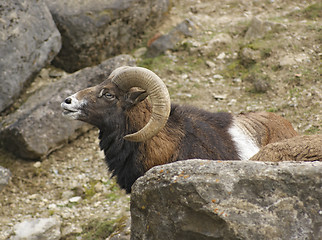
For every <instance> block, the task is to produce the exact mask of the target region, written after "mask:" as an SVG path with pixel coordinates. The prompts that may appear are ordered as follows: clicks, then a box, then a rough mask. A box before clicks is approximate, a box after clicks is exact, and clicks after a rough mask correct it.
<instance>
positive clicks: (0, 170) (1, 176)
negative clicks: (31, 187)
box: [0, 166, 11, 192]
mask: <svg viewBox="0 0 322 240" xmlns="http://www.w3.org/2000/svg"><path fill="white" fill-rule="evenodd" d="M10 178H11V172H10V171H9V170H8V169H6V168H4V167H1V166H0V192H1V190H2V189H3V188H4V187H5V186H7V185H8V183H9V180H10Z"/></svg>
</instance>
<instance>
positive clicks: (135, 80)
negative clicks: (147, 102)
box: [111, 66, 171, 142]
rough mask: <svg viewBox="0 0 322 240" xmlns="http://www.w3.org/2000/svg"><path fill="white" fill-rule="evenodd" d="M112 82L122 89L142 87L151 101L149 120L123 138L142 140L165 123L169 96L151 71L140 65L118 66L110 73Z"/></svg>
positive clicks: (168, 112) (153, 133) (167, 114)
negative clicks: (136, 130)
mask: <svg viewBox="0 0 322 240" xmlns="http://www.w3.org/2000/svg"><path fill="white" fill-rule="evenodd" d="M111 78H112V82H113V83H115V84H116V85H117V86H118V87H119V88H120V89H122V90H123V91H128V90H129V89H130V88H132V87H140V88H142V89H144V90H145V91H146V92H147V93H148V94H149V96H150V99H151V102H152V114H151V118H150V120H149V122H148V123H147V124H146V125H145V126H144V127H143V128H142V129H141V130H139V131H138V132H135V133H132V134H128V135H126V136H124V139H125V140H128V141H132V142H143V141H146V140H148V139H150V138H152V137H153V136H155V135H156V134H157V133H158V132H159V131H160V130H161V129H162V128H163V127H164V126H165V124H166V123H167V120H168V118H169V115H170V108H171V104H170V96H169V92H168V89H167V87H166V85H165V84H164V83H163V81H162V80H161V79H160V78H159V77H158V76H157V75H156V74H155V73H154V72H152V71H150V70H148V69H146V68H142V67H127V66H126V67H120V68H117V69H115V70H114V71H113V72H112V73H111Z"/></svg>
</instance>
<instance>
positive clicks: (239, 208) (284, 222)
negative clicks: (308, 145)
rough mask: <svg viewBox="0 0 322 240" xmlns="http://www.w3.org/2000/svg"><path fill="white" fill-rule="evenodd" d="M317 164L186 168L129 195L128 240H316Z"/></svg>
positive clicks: (196, 164) (157, 174)
mask: <svg viewBox="0 0 322 240" xmlns="http://www.w3.org/2000/svg"><path fill="white" fill-rule="evenodd" d="M321 206H322V163H321V162H281V163H265V162H252V161H209V160H187V161H181V162H176V163H172V164H168V165H162V166H158V167H154V168H152V169H151V170H149V171H148V172H147V173H146V174H145V175H144V176H143V177H141V178H139V179H138V180H137V181H136V182H135V184H134V185H133V188H132V195H131V217H132V229H131V234H132V236H131V239H132V240H135V239H168V240H174V239H185V240H189V239H198V240H203V239H207V240H210V239H263V240H264V239H267V240H271V239H311V240H313V239H322V211H321Z"/></svg>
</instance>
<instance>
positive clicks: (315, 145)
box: [250, 135, 322, 162]
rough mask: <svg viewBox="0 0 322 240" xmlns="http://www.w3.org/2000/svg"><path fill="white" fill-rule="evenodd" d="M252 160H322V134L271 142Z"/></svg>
mask: <svg viewBox="0 0 322 240" xmlns="http://www.w3.org/2000/svg"><path fill="white" fill-rule="evenodd" d="M250 160H251V161H270V162H280V161H322V135H313V136H297V137H294V138H290V139H285V140H283V141H280V142H276V143H271V144H268V145H267V146H265V147H263V148H262V149H261V150H260V151H259V152H258V153H257V154H255V155H254V156H253V157H252V158H251V159H250Z"/></svg>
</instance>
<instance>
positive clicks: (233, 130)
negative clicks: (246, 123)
mask: <svg viewBox="0 0 322 240" xmlns="http://www.w3.org/2000/svg"><path fill="white" fill-rule="evenodd" d="M228 132H229V134H230V135H231V137H232V140H233V141H234V142H235V146H236V148H237V153H238V155H239V157H240V160H249V159H250V158H251V157H252V156H254V155H255V154H256V153H257V152H258V151H259V147H258V145H257V144H256V142H255V141H254V139H253V138H252V137H251V136H249V135H248V134H247V131H246V130H244V129H242V128H241V127H239V126H238V125H237V124H236V122H235V120H234V122H233V124H232V126H231V127H230V128H229V129H228Z"/></svg>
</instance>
